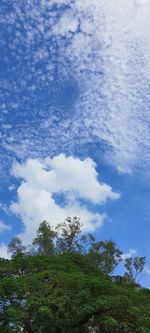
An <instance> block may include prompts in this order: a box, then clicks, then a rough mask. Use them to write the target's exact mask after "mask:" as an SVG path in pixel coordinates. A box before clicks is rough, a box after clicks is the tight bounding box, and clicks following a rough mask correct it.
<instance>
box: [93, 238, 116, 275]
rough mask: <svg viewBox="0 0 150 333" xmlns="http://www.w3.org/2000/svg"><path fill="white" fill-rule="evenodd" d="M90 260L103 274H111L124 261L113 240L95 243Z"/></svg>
mask: <svg viewBox="0 0 150 333" xmlns="http://www.w3.org/2000/svg"><path fill="white" fill-rule="evenodd" d="M88 258H89V261H90V262H91V263H93V265H95V266H97V267H98V268H99V270H100V272H101V273H102V274H110V273H112V272H113V271H114V269H115V267H116V266H117V265H118V264H119V263H120V262H121V261H122V251H120V250H119V249H118V248H117V247H116V244H115V243H114V242H113V241H111V240H110V241H100V242H93V243H92V246H91V248H90V250H89V253H88Z"/></svg>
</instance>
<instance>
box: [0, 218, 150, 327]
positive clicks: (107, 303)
mask: <svg viewBox="0 0 150 333" xmlns="http://www.w3.org/2000/svg"><path fill="white" fill-rule="evenodd" d="M73 221H74V224H73ZM57 230H58V232H59V231H60V230H61V232H62V233H61V236H60V235H59V236H58V234H57V233H56V232H55V231H52V230H51V228H50V226H49V225H48V223H47V222H46V221H43V222H42V223H41V225H40V226H39V229H38V231H37V237H36V238H35V240H34V244H35V246H36V247H37V249H38V251H37V252H36V253H34V254H32V253H27V252H25V253H23V254H22V248H20V247H21V246H22V243H20V242H13V243H12V244H11V246H12V245H13V246H12V247H11V250H14V252H13V254H15V255H14V256H13V257H12V259H10V260H4V259H1V260H0V277H1V279H0V331H1V332H2V333H81V332H82V333H93V332H94V333H100V332H103V333H112V332H113V333H149V332H150V290H147V289H144V288H142V287H141V286H140V285H137V283H135V281H133V279H131V278H130V279H128V283H125V282H126V281H125V279H124V277H121V276H119V277H116V278H115V277H111V276H110V273H111V272H112V271H113V270H114V268H115V267H116V265H117V264H118V263H119V262H120V260H121V254H122V252H121V251H120V250H119V249H118V248H117V246H116V244H115V243H114V242H113V241H100V242H96V241H95V238H94V237H93V236H92V235H90V236H89V243H88V247H87V248H86V250H85V251H84V248H83V247H84V245H83V244H85V247H86V246H87V238H86V237H85V235H82V236H81V237H80V232H81V223H80V221H79V220H78V219H77V218H74V220H72V219H70V218H69V220H68V219H67V220H66V221H65V223H63V224H62V225H61V226H60V225H59V226H58V228H57ZM81 240H82V241H83V244H82V247H80V245H81V243H80V242H81ZM55 242H56V243H57V245H58V249H59V251H55V245H54V244H55ZM16 248H17V250H18V251H19V252H17V251H16ZM19 249H21V252H20V250H19ZM16 253H18V254H17V255H16ZM20 253H21V255H20ZM144 260H145V258H144V257H143V258H139V257H136V258H133V259H132V260H130V261H129V260H128V261H127V262H126V263H125V264H126V269H127V271H128V274H130V276H131V277H133V276H135V274H134V275H133V269H134V272H135V273H136V276H138V274H139V273H140V272H141V271H142V269H143V267H144V266H143V265H144Z"/></svg>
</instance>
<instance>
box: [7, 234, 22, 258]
mask: <svg viewBox="0 0 150 333" xmlns="http://www.w3.org/2000/svg"><path fill="white" fill-rule="evenodd" d="M8 252H9V253H11V255H12V257H15V256H17V255H22V254H23V253H24V252H25V246H23V245H22V240H21V239H20V238H18V237H15V238H13V239H12V240H11V241H10V243H9V244H8Z"/></svg>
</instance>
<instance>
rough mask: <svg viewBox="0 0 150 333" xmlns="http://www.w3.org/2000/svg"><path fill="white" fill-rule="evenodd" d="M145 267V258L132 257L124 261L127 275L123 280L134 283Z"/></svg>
mask: <svg viewBox="0 0 150 333" xmlns="http://www.w3.org/2000/svg"><path fill="white" fill-rule="evenodd" d="M144 266H145V257H134V258H128V259H126V260H125V268H126V270H127V273H126V274H125V278H126V279H129V280H132V281H136V279H137V278H138V277H139V275H140V274H141V273H142V271H143V269H144Z"/></svg>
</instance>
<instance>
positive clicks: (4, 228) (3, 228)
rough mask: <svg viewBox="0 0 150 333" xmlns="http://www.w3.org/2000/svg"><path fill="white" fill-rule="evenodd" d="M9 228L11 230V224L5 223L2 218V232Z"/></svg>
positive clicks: (0, 226)
mask: <svg viewBox="0 0 150 333" xmlns="http://www.w3.org/2000/svg"><path fill="white" fill-rule="evenodd" d="M9 230H11V225H9V224H5V223H4V222H3V221H1V220H0V233H2V232H4V231H9Z"/></svg>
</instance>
